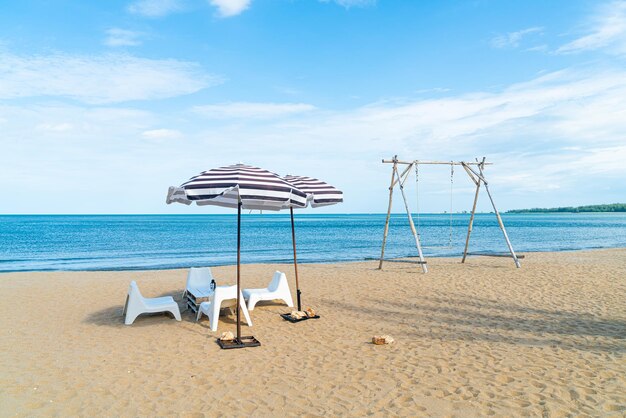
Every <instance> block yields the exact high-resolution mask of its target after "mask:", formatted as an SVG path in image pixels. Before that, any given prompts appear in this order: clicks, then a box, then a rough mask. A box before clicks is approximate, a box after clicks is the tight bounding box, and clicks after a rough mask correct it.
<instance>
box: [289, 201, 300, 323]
mask: <svg viewBox="0 0 626 418" xmlns="http://www.w3.org/2000/svg"><path fill="white" fill-rule="evenodd" d="M289 210H290V212H291V240H292V242H293V268H294V269H295V271H296V299H297V300H298V310H299V311H301V310H302V305H301V303H300V294H301V292H300V283H299V282H298V256H297V255H296V226H295V223H294V221H293V207H290V208H289Z"/></svg>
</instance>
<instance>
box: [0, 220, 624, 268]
mask: <svg viewBox="0 0 626 418" xmlns="http://www.w3.org/2000/svg"><path fill="white" fill-rule="evenodd" d="M503 219H504V223H505V225H506V228H507V232H508V234H509V237H510V239H511V242H512V243H513V247H514V249H515V250H516V251H517V252H518V253H524V252H526V251H565V250H578V249H590V248H611V247H626V214H615V213H592V214H504V215H503ZM468 220H469V215H468V214H454V215H453V216H452V242H451V244H452V246H451V248H450V247H449V244H450V242H449V240H450V229H449V222H450V218H449V215H445V214H426V215H424V214H422V215H420V235H421V237H422V242H423V245H424V247H425V248H424V252H425V254H426V256H429V255H430V256H435V255H436V256H458V255H459V254H461V253H462V251H463V245H464V243H465V236H466V233H467V222H468ZM384 224H385V215H384V214H352V215H351V214H346V215H315V214H310V213H308V214H298V213H296V239H297V245H298V260H299V261H300V262H305V263H307V262H309V263H310V262H337V261H353V260H366V259H375V258H378V257H379V256H380V245H381V242H382V236H383V228H384ZM236 238H237V220H236V215H24V216H22V215H3V216H0V272H10V271H42V270H126V269H128V270H131V269H165V268H181V267H190V266H206V265H209V266H213V265H224V264H234V263H235V262H236V248H237V247H236V245H237V241H236ZM291 245H292V244H291V224H290V220H289V214H288V213H280V214H262V215H259V214H252V215H250V214H244V215H242V263H269V262H287V263H288V262H291V261H292V246H291ZM506 250H507V248H506V244H505V242H504V239H503V237H502V232H501V231H500V229H499V228H498V223H497V221H496V218H495V215H493V214H477V216H476V219H475V222H474V230H473V232H472V238H471V243H470V251H474V252H481V251H486V252H506ZM415 254H416V249H415V245H414V241H413V236H412V235H411V232H410V229H409V225H408V221H407V217H406V214H395V215H392V219H391V226H390V230H389V238H388V241H387V248H386V251H385V255H386V257H404V256H413V255H415Z"/></svg>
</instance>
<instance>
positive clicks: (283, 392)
mask: <svg viewBox="0 0 626 418" xmlns="http://www.w3.org/2000/svg"><path fill="white" fill-rule="evenodd" d="M429 266H430V270H431V271H430V273H428V274H427V275H424V274H421V273H419V272H418V269H417V268H416V267H415V266H413V265H409V264H404V263H387V264H386V265H385V267H384V270H383V271H378V270H377V269H376V267H377V263H375V262H363V263H342V264H328V265H323V264H310V265H301V266H300V274H301V282H302V287H303V292H304V293H303V296H304V302H305V306H312V307H315V308H316V310H317V311H318V312H319V313H320V315H321V316H322V318H321V319H318V320H309V321H306V322H302V323H298V324H291V323H288V322H286V321H284V320H283V319H282V318H281V317H280V316H279V315H278V314H279V313H283V312H289V311H290V309H289V308H287V307H286V306H284V305H282V304H280V303H273V302H270V303H265V304H259V305H258V306H257V308H256V309H255V310H254V311H253V312H252V319H253V321H254V326H253V327H251V328H248V327H247V326H244V327H243V331H244V334H253V335H254V336H256V337H257V338H258V339H259V340H260V341H261V342H262V346H261V347H258V348H250V349H244V350H230V351H224V350H220V349H219V347H218V346H217V345H216V343H215V337H216V336H217V335H218V334H219V333H221V332H222V331H226V330H234V329H235V327H234V324H233V317H232V316H225V317H222V318H221V320H220V323H219V329H218V332H217V333H212V332H211V331H210V329H209V325H208V320H206V319H203V320H202V321H201V322H200V323H196V322H195V321H194V319H193V318H192V315H191V314H190V313H189V312H183V321H182V322H177V321H175V320H173V319H171V318H170V317H168V316H165V315H154V316H145V317H143V316H142V317H140V318H138V319H137V321H136V322H135V323H134V324H133V325H132V326H125V325H124V324H123V318H122V314H121V312H122V305H123V303H124V300H125V296H126V289H127V287H128V283H129V281H130V280H133V279H134V280H136V281H137V282H138V284H139V286H140V288H141V290H142V292H143V293H144V295H146V296H162V295H173V296H174V297H175V299H176V301H178V302H179V303H180V305H181V308H182V306H183V305H182V301H181V292H182V290H183V287H184V284H185V278H186V271H185V270H168V271H124V272H54V273H11V274H3V275H0V295H1V297H2V303H1V304H0V330H1V336H2V338H1V339H0V415H1V416H183V417H203V416H217V415H225V416H249V415H254V416H283V415H287V416H321V415H341V416H363V415H375V416H390V415H399V416H457V417H471V416H481V417H482V416H490V415H493V416H549V417H560V416H571V415H576V416H616V417H623V416H625V415H626V356H625V353H626V249H616V250H601V251H587V252H567V253H532V254H527V257H526V259H525V260H523V267H522V269H515V267H514V266H513V263H512V262H511V260H510V259H500V258H497V259H496V258H484V257H482V258H472V259H470V260H469V262H468V263H467V264H465V265H462V264H460V263H459V261H458V260H456V259H430V260H429ZM276 269H278V270H283V271H286V272H287V275H288V277H289V279H290V280H293V267H292V266H290V265H244V266H243V270H242V272H243V273H242V274H243V276H242V278H243V283H244V285H245V287H255V286H262V285H266V284H267V283H268V282H269V280H270V278H271V276H272V273H273V272H274V271H275V270H276ZM234 271H235V269H234V267H232V266H231V267H217V268H215V269H214V274H215V275H216V276H217V277H220V278H221V279H220V281H219V283H220V284H228V283H234ZM291 283H292V290H295V289H293V287H295V286H294V285H293V282H291ZM374 334H389V335H391V336H392V337H393V338H395V340H396V342H395V344H393V345H386V346H377V345H373V344H371V338H372V336H373V335H374Z"/></svg>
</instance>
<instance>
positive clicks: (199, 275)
mask: <svg viewBox="0 0 626 418" xmlns="http://www.w3.org/2000/svg"><path fill="white" fill-rule="evenodd" d="M213 279H214V278H213V274H212V273H211V268H210V267H192V268H190V269H189V273H187V285H186V286H185V291H184V292H183V300H185V296H187V293H188V292H191V293H192V294H193V295H194V296H196V297H205V296H209V294H210V293H211V292H213V290H212V289H211V280H213Z"/></svg>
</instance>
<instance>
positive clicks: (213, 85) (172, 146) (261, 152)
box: [0, 0, 626, 213]
mask: <svg viewBox="0 0 626 418" xmlns="http://www.w3.org/2000/svg"><path fill="white" fill-rule="evenodd" d="M625 65H626V2H625V1H608V2H600V1H550V2H546V1H524V2H519V1H480V0H477V1H467V2H458V1H440V2H421V1H410V0H393V1H392V0H378V1H375V0H366V1H359V0H335V1H333V0H327V1H319V0H126V1H101V2H95V1H94V2H83V1H62V0H59V1H55V2H50V1H30V0H23V1H20V2H10V1H0V150H1V151H2V152H0V165H1V166H2V170H1V171H0V172H1V173H2V174H1V175H0V186H1V187H2V188H3V189H4V190H5V193H4V196H5V198H3V199H2V200H3V202H2V209H1V210H2V212H3V213H199V212H215V211H217V210H216V209H213V208H211V210H207V209H206V208H200V209H199V208H188V207H182V206H180V207H179V206H176V205H174V206H167V205H165V204H164V200H165V194H166V191H167V187H168V186H169V185H177V184H180V183H182V182H183V181H185V180H186V179H188V178H189V177H191V176H192V175H195V174H197V173H198V172H200V171H202V170H206V169H209V168H212V167H215V166H221V165H228V164H232V163H235V162H239V161H242V162H245V163H248V164H252V165H257V166H261V167H263V168H267V169H270V170H273V171H275V172H278V173H280V174H300V175H308V176H314V177H319V178H322V179H324V180H326V181H328V182H330V183H333V184H335V185H336V186H338V187H339V188H341V189H343V190H344V192H345V199H346V202H345V203H344V204H343V205H340V206H336V207H331V208H327V209H322V210H323V211H327V212H383V211H385V210H386V203H387V187H388V180H389V175H390V172H389V167H388V166H385V165H383V164H381V163H380V159H381V158H383V157H384V158H389V157H391V156H393V155H394V154H398V155H399V156H400V157H401V158H404V159H441V160H452V159H453V160H472V159H473V158H475V157H482V156H486V157H487V158H488V159H489V160H490V161H492V162H494V165H493V166H491V167H489V169H488V171H487V173H486V174H487V175H488V179H490V186H491V188H492V190H493V192H494V197H495V199H496V203H497V204H498V206H499V207H500V209H503V210H504V209H511V208H520V207H529V206H532V207H536V206H541V207H547V206H563V205H579V204H593V203H611V202H617V201H621V202H624V201H626V182H625V181H624V178H626V66H625ZM449 178H450V172H449V170H448V169H447V168H445V167H429V168H424V169H423V170H422V173H421V175H420V179H421V180H422V182H421V197H422V200H421V201H420V207H421V209H423V210H425V211H432V212H441V211H444V210H448V208H449V195H448V193H449ZM455 180H456V181H455V185H454V189H455V193H454V208H453V209H454V210H455V211H461V210H469V209H470V208H471V200H472V188H471V185H472V184H471V183H470V181H469V179H468V178H467V176H466V175H465V174H464V173H462V172H460V171H457V173H456V176H455ZM410 187H411V188H412V187H413V185H411V186H410ZM409 192H410V193H413V190H409ZM8 196H10V197H8ZM411 199H412V200H414V196H413V195H411ZM481 199H482V200H481V201H480V204H479V209H481V210H488V209H489V208H488V206H487V202H488V200H487V197H486V196H483V197H481ZM395 207H396V209H397V210H400V209H401V205H400V202H396V206H395Z"/></svg>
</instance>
